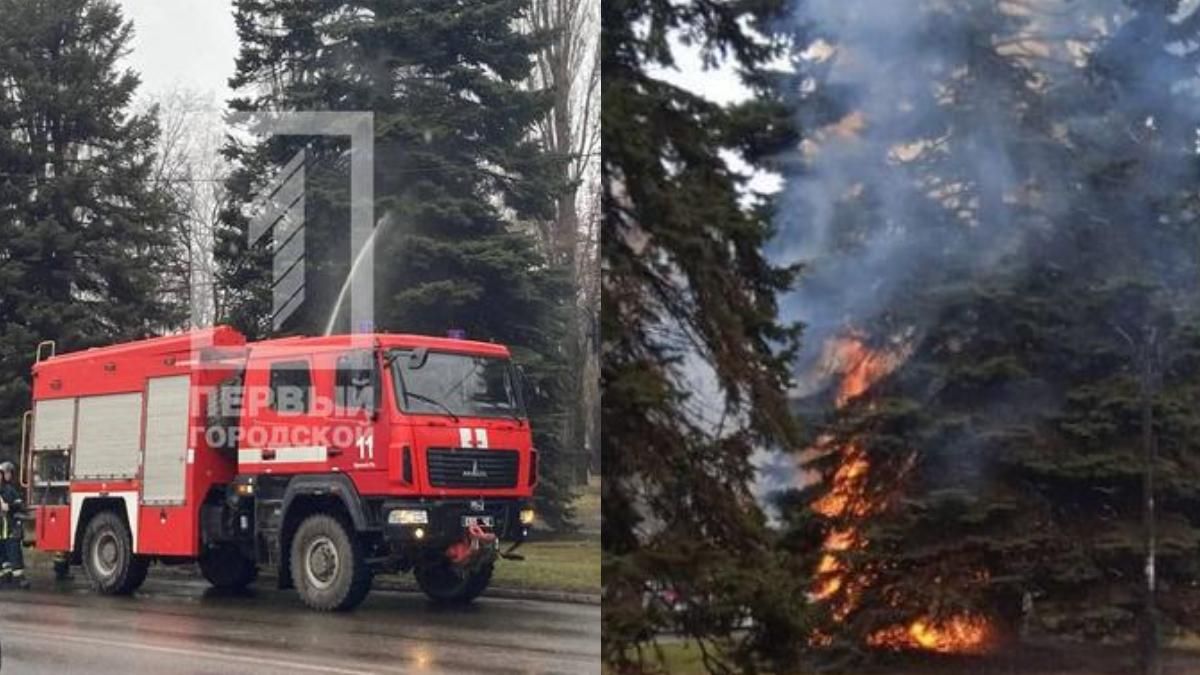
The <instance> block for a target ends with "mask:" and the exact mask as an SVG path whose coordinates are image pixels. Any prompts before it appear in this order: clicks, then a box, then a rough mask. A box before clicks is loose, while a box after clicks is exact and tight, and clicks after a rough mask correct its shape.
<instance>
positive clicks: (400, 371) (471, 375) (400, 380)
mask: <svg viewBox="0 0 1200 675" xmlns="http://www.w3.org/2000/svg"><path fill="white" fill-rule="evenodd" d="M388 360H390V361H391V363H392V374H393V380H394V386H395V388H396V400H397V401H398V402H399V403H400V408H401V409H402V410H403V411H404V412H406V413H409V414H417V415H445V414H447V413H448V414H450V416H452V417H456V416H459V415H461V416H464V417H515V418H520V417H524V416H525V411H524V409H523V407H522V405H521V397H520V395H519V394H518V392H517V378H516V377H515V376H514V371H513V367H512V364H511V363H510V362H509V361H508V360H507V359H497V358H488V357H484V356H474V355H471V354H452V353H449V352H426V351H424V350H395V351H393V352H391V353H390V354H389V359H388Z"/></svg>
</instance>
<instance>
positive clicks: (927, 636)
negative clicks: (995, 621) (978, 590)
mask: <svg viewBox="0 0 1200 675" xmlns="http://www.w3.org/2000/svg"><path fill="white" fill-rule="evenodd" d="M993 632H994V629H993V627H992V622H991V621H989V620H988V619H987V618H985V617H982V616H979V615H976V614H958V615H955V616H952V617H950V618H949V619H945V620H942V621H937V620H934V619H930V618H928V617H922V618H920V619H917V620H915V621H913V622H912V623H910V624H908V625H907V626H900V625H898V626H892V627H890V628H885V629H883V630H880V631H878V632H876V633H875V634H873V635H872V636H871V637H870V638H868V639H867V644H869V645H871V646H872V647H882V648H885V649H924V650H927V651H934V652H942V653H945V654H970V653H978V652H982V651H984V650H986V648H987V646H988V645H989V644H990V643H991V641H992V635H993Z"/></svg>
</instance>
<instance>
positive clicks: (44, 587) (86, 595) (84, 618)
mask: <svg viewBox="0 0 1200 675" xmlns="http://www.w3.org/2000/svg"><path fill="white" fill-rule="evenodd" d="M260 585H266V584H265V583H264V582H260ZM34 586H35V587H34V590H31V591H18V590H3V591H0V673H2V674H3V675H9V674H10V673H46V674H50V673H54V674H59V673H120V674H121V675H138V674H142V673H145V674H147V675H151V674H153V675H184V674H201V673H212V674H214V675H231V674H233V673H248V672H253V673H255V674H256V675H274V674H276V673H279V674H287V675H307V674H308V673H338V674H343V675H351V674H353V675H358V674H360V673H513V674H517V673H599V672H600V607H598V606H595V605H578V604H560V603H555V602H541V601H530V600H511V599H497V598H488V597H484V598H481V599H479V600H477V601H476V602H475V604H473V605H470V606H467V607H455V608H445V607H439V606H436V605H433V604H432V603H429V602H428V601H427V600H426V599H425V597H424V596H422V595H420V594H417V593H401V592H379V591H376V592H372V593H371V595H370V596H369V597H368V598H367V600H366V602H365V603H363V604H362V605H361V606H360V607H359V608H358V609H356V610H354V611H353V612H348V613H343V614H321V613H317V612H313V611H310V610H308V609H306V608H305V607H304V606H303V605H302V604H301V603H300V600H299V599H298V598H297V597H296V595H295V593H294V592H292V591H277V590H274V589H273V588H255V589H253V590H252V591H250V592H248V593H247V594H243V595H230V594H222V593H219V592H216V591H214V590H213V589H211V588H209V587H208V586H207V584H205V583H204V582H203V581H202V580H193V579H179V578H172V576H171V575H156V574H155V572H154V571H152V572H151V574H150V578H149V579H148V580H147V581H146V584H145V585H144V586H143V587H142V589H141V590H140V591H139V592H138V593H137V594H135V595H134V596H132V597H105V596H100V595H96V594H94V593H93V592H92V591H91V590H90V589H88V587H87V583H86V581H85V580H84V579H83V578H82V573H80V572H76V578H75V579H72V580H68V581H64V582H54V581H51V580H50V579H48V578H44V579H43V578H35V579H34Z"/></svg>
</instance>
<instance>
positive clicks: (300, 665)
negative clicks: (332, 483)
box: [4, 626, 404, 675]
mask: <svg viewBox="0 0 1200 675" xmlns="http://www.w3.org/2000/svg"><path fill="white" fill-rule="evenodd" d="M12 636H15V637H25V638H31V639H34V640H38V639H40V640H43V641H47V642H49V641H62V642H76V643H80V644H85V645H93V646H100V647H117V648H124V649H141V650H143V651H148V652H157V653H159V654H171V655H174V656H186V657H189V658H194V659H197V660H203V659H205V658H212V657H213V656H217V657H218V658H223V659H225V660H226V661H235V662H238V663H244V664H247V665H254V666H271V667H273V668H276V669H278V670H304V671H308V672H313V673H340V674H341V675H372V674H373V673H378V672H380V671H379V670H354V669H351V668H339V667H337V666H324V665H320V666H319V665H315V664H312V663H305V662H303V661H283V660H279V659H264V658H258V657H254V656H245V655H242V654H235V653H233V652H230V651H228V650H226V649H221V648H219V647H217V648H213V647H206V648H205V649H189V648H186V647H166V646H161V645H148V644H145V643H142V642H131V641H127V640H113V639H99V638H88V637H81V636H78V635H71V634H68V633H54V632H37V631H28V630H21V629H16V630H14V629H13V628H11V627H9V626H5V627H4V637H6V638H7V637H12ZM390 672H404V671H397V670H393V671H390Z"/></svg>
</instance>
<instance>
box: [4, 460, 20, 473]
mask: <svg viewBox="0 0 1200 675" xmlns="http://www.w3.org/2000/svg"><path fill="white" fill-rule="evenodd" d="M16 470H17V465H16V464H13V463H12V462H0V473H8V472H10V471H16Z"/></svg>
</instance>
